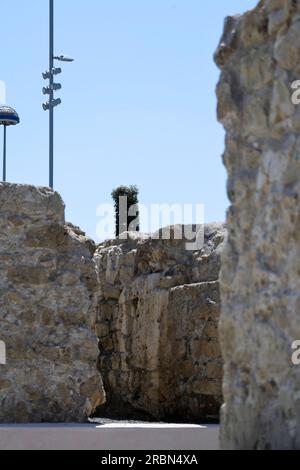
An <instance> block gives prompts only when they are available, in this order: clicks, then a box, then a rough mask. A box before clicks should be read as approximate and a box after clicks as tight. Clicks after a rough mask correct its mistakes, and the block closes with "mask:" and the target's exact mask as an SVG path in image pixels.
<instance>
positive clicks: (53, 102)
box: [43, 0, 74, 189]
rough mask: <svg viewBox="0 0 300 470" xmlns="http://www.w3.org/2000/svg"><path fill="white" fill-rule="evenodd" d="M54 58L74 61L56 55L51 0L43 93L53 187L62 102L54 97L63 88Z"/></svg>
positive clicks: (51, 1)
mask: <svg viewBox="0 0 300 470" xmlns="http://www.w3.org/2000/svg"><path fill="white" fill-rule="evenodd" d="M54 60H59V61H61V62H73V60H74V59H71V57H67V56H64V55H60V56H54V0H49V70H47V71H46V72H44V73H43V78H44V80H49V86H48V87H44V88H43V94H44V95H49V101H47V102H46V103H43V109H44V111H49V186H50V188H52V189H53V186H54V184H53V173H54V108H55V107H56V106H58V105H60V104H61V99H60V98H57V99H54V92H55V91H57V90H60V89H61V84H60V83H54V76H55V75H58V74H60V73H61V68H59V67H56V68H55V67H54Z"/></svg>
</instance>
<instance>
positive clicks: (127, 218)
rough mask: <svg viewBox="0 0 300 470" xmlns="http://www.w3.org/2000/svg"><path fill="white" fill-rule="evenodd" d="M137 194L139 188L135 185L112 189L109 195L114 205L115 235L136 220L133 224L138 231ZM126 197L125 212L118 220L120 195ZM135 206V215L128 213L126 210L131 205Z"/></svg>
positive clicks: (126, 228)
mask: <svg viewBox="0 0 300 470" xmlns="http://www.w3.org/2000/svg"><path fill="white" fill-rule="evenodd" d="M138 194H139V190H138V187H137V186H119V187H118V188H116V189H114V190H113V191H112V193H111V196H112V198H113V200H114V205H115V217H116V237H118V236H119V235H121V233H123V232H127V231H128V229H129V226H130V224H131V223H132V222H134V221H136V222H135V224H134V230H135V231H136V232H139V230H140V227H139V211H138V202H139V201H138ZM122 196H123V197H127V204H126V213H125V214H122V217H121V220H120V209H121V208H120V197H122ZM132 206H135V207H136V212H135V213H136V215H135V216H132V215H128V210H129V209H130V208H131V207H132Z"/></svg>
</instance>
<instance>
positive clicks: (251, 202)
mask: <svg viewBox="0 0 300 470" xmlns="http://www.w3.org/2000/svg"><path fill="white" fill-rule="evenodd" d="M216 62H217V64H218V65H219V67H220V68H221V79H220V82H219V85H218V91H217V92H218V102H219V104H218V115H219V119H220V121H221V122H222V123H223V125H224V127H225V130H226V150H225V153H224V163H225V165H226V168H227V171H228V194H229V198H230V200H231V207H230V209H229V212H228V232H229V233H228V243H227V246H226V249H225V251H224V254H223V257H222V271H221V303H222V313H221V324H220V339H221V346H222V353H223V357H224V361H225V370H224V374H225V376H224V386H223V392H224V398H225V406H224V409H223V413H222V432H221V441H222V446H223V447H224V448H226V449H281V448H282V449H299V448H300V394H299V384H300V366H296V365H293V363H292V360H291V356H292V352H293V350H292V343H293V342H294V341H295V340H299V339H300V217H299V212H300V211H299V202H300V106H299V105H298V106H297V105H295V104H293V103H292V99H291V96H292V93H293V92H294V91H295V90H292V88H291V85H292V83H293V82H294V81H296V80H300V1H299V0H262V1H261V2H260V3H259V4H258V6H257V7H256V8H255V9H254V10H252V11H250V12H248V13H246V14H245V15H243V16H238V17H231V18H227V20H226V23H225V30H224V34H223V37H222V39H221V42H220V45H219V47H218V50H217V52H216Z"/></svg>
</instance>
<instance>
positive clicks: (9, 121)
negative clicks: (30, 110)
mask: <svg viewBox="0 0 300 470" xmlns="http://www.w3.org/2000/svg"><path fill="white" fill-rule="evenodd" d="M19 122H20V118H19V115H18V113H17V112H16V111H15V110H14V109H13V108H11V107H10V106H6V105H5V106H0V125H2V126H3V128H4V132H3V181H4V182H6V128H7V127H8V126H15V125H17V124H19Z"/></svg>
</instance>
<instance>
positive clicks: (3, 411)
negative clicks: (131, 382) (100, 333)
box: [0, 183, 105, 423]
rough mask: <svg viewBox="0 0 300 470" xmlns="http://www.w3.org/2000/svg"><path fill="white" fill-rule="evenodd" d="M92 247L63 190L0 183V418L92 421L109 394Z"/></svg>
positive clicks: (9, 421) (1, 420) (41, 420)
mask: <svg viewBox="0 0 300 470" xmlns="http://www.w3.org/2000/svg"><path fill="white" fill-rule="evenodd" d="M94 249H95V247H94V246H93V243H92V242H91V241H90V240H89V239H87V238H85V237H84V235H83V234H82V232H80V230H79V229H77V228H76V227H73V226H71V225H70V224H68V225H67V224H65V219H64V204H63V202H62V200H61V198H60V196H59V195H58V194H57V193H54V192H53V191H50V190H48V189H46V188H36V187H33V186H24V185H11V184H7V183H6V184H3V183H1V184H0V341H1V345H2V346H3V345H5V349H6V364H0V423H26V422H81V421H86V420H87V417H88V416H89V415H90V414H92V413H93V412H94V411H95V409H96V408H97V406H99V405H100V404H102V403H103V401H104V400H105V393H104V390H103V386H102V380H101V376H100V374H99V373H98V372H97V370H96V359H97V353H98V347H97V339H96V336H95V335H94V333H93V332H92V330H91V324H92V317H93V312H94V310H93V309H94V293H95V289H96V284H97V278H96V273H95V268H94V262H93V251H94Z"/></svg>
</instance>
